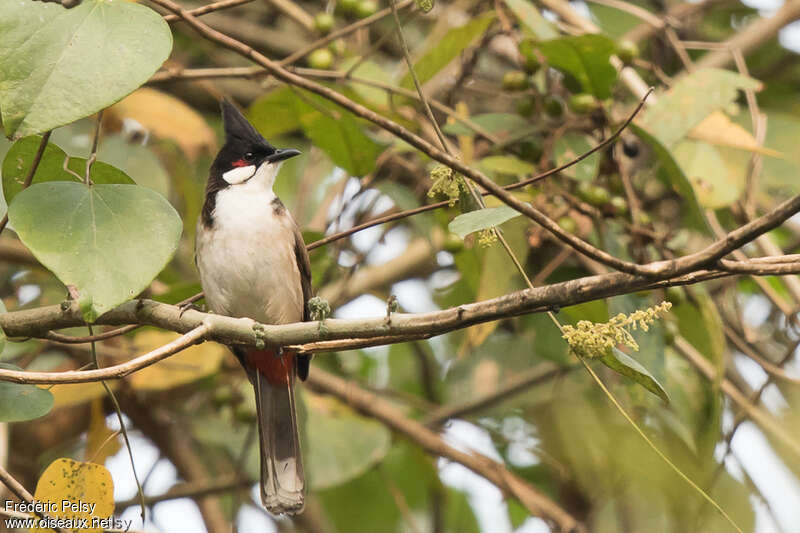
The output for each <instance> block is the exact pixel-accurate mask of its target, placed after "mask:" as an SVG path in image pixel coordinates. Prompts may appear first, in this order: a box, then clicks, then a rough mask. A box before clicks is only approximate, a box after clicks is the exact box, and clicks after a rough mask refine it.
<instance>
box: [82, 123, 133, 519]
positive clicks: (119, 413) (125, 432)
mask: <svg viewBox="0 0 800 533" xmlns="http://www.w3.org/2000/svg"><path fill="white" fill-rule="evenodd" d="M97 122H98V126H97V130H98V131H99V130H100V126H99V123H100V117H98V120H97ZM96 149H97V136H96V135H95V143H94V146H93V147H92V151H95V150H96ZM86 176H87V179H88V176H89V172H88V168H87V172H86ZM86 327H87V328H89V336H91V337H93V336H94V332H93V331H92V325H91V324H87V325H86ZM92 360H93V361H94V366H95V368H97V369H98V370H100V362H99V361H98V360H97V347H96V346H95V341H94V340H92ZM100 383H102V384H103V388H104V389H105V390H106V394H108V397H109V398H111V403H112V404H114V412H116V414H117V420H118V421H119V427H120V431H121V432H122V438H123V439H124V440H125V448H126V449H127V450H128V458H129V459H130V462H131V470H132V471H133V479H134V480H135V481H136V491H137V493H138V494H139V504H140V506H141V516H142V523H143V524H144V521H145V509H146V508H145V503H144V490H142V484H141V483H140V482H139V475H138V474H137V473H136V464H135V463H134V461H133V452H132V451H131V441H130V440H129V439H128V430H127V428H126V427H125V420H123V419H122V409H120V407H119V402H117V397H116V396H115V395H114V392H113V391H112V390H111V387H109V386H108V383H106V382H105V380H100Z"/></svg>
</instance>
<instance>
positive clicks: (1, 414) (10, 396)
mask: <svg viewBox="0 0 800 533" xmlns="http://www.w3.org/2000/svg"><path fill="white" fill-rule="evenodd" d="M0 368H5V369H6V370H22V369H21V368H19V367H18V366H14V365H9V364H7V363H0ZM52 407H53V395H52V394H51V393H50V391H48V390H45V389H40V388H39V387H37V386H36V385H21V384H19V383H11V382H9V381H0V422H21V421H23V420H32V419H34V418H39V417H40V416H44V415H46V414H47V413H49V412H50V409H51V408H52Z"/></svg>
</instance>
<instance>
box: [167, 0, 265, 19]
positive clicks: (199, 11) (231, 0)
mask: <svg viewBox="0 0 800 533" xmlns="http://www.w3.org/2000/svg"><path fill="white" fill-rule="evenodd" d="M252 1H253V0H222V1H221V2H214V3H213V4H207V5H205V6H203V7H198V8H196V9H192V10H191V11H190V13H191V14H192V15H194V16H196V17H199V16H201V15H205V14H206V13H212V12H214V11H219V10H221V9H229V8H231V7H236V6H240V5H242V4H249V3H250V2H252ZM164 20H166V21H167V22H176V21H178V20H181V19H180V17H178V16H175V15H164Z"/></svg>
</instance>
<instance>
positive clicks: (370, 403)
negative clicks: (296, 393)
mask: <svg viewBox="0 0 800 533" xmlns="http://www.w3.org/2000/svg"><path fill="white" fill-rule="evenodd" d="M308 383H309V385H311V386H312V387H314V388H315V389H317V390H319V391H322V392H326V393H328V394H332V395H334V396H336V397H337V398H339V399H341V400H342V401H344V402H346V403H348V404H350V405H351V406H353V407H354V408H356V409H357V410H359V411H361V412H363V413H364V414H366V415H368V416H371V417H373V418H376V419H378V420H380V421H381V422H383V423H384V424H385V425H387V426H389V427H390V428H392V429H394V430H395V431H397V432H399V433H401V434H403V435H405V436H406V437H408V438H409V439H411V440H413V441H414V442H416V443H417V444H419V445H420V446H422V448H424V449H425V450H426V451H428V452H429V453H432V454H434V455H438V456H440V457H445V458H447V459H450V460H452V461H455V462H457V463H460V464H462V465H464V466H465V467H467V468H469V469H470V470H472V471H473V472H475V473H476V474H478V475H480V476H482V477H484V478H486V479H487V480H489V481H490V482H492V483H494V484H495V485H496V486H497V487H499V488H500V489H501V490H503V491H505V492H507V493H508V494H510V495H512V496H514V497H515V498H516V499H518V500H519V502H520V503H521V504H522V505H523V506H525V508H526V509H527V510H528V511H529V512H530V513H531V514H533V515H534V516H540V517H543V518H545V519H547V520H548V521H551V522H553V523H555V524H556V525H557V526H558V529H559V530H560V531H585V528H584V526H583V524H581V523H579V522H578V521H577V520H576V519H575V518H574V517H573V516H571V515H570V514H569V513H568V512H567V511H565V510H564V509H562V508H561V507H560V506H559V505H558V504H557V503H556V502H554V501H552V500H551V499H550V498H548V497H547V496H545V495H544V494H542V493H540V492H539V491H538V490H537V489H535V488H534V487H533V486H531V485H529V484H528V483H527V482H526V481H523V480H522V479H520V478H519V477H517V476H516V475H515V474H513V473H512V472H510V471H509V470H508V469H507V468H506V467H505V465H503V464H502V463H499V462H496V461H494V460H492V459H489V458H488V457H486V456H484V455H481V454H478V453H476V452H471V453H468V452H462V451H459V450H456V449H455V448H453V447H452V446H450V445H449V444H447V443H445V442H444V440H443V439H442V438H441V437H440V436H439V435H438V434H436V433H434V432H433V431H431V430H430V429H428V428H426V427H425V426H423V425H422V424H420V423H419V422H416V421H414V420H411V419H410V418H407V417H405V416H404V415H403V414H402V413H401V412H399V411H398V410H397V409H396V408H394V407H393V406H391V405H390V404H389V403H387V402H386V401H385V400H383V399H381V398H379V397H377V396H376V395H374V394H372V393H370V392H367V391H365V390H364V389H362V388H360V387H358V385H356V384H355V383H353V382H352V381H345V380H343V379H341V378H339V377H336V376H334V375H333V374H329V373H327V372H325V371H323V370H321V369H320V368H319V367H318V366H315V367H314V368H313V369H312V371H311V374H310V375H309V377H308Z"/></svg>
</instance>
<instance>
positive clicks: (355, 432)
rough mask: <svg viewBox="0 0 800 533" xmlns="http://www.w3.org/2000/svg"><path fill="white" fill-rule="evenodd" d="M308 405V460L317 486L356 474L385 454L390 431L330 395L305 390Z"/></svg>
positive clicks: (345, 480) (324, 485)
mask: <svg viewBox="0 0 800 533" xmlns="http://www.w3.org/2000/svg"><path fill="white" fill-rule="evenodd" d="M304 394H305V402H306V405H308V422H307V423H306V426H305V427H306V432H307V434H308V446H307V451H306V461H307V465H308V471H309V473H310V476H311V486H312V488H313V489H314V490H321V489H326V488H329V487H333V486H336V485H340V484H342V483H345V482H347V481H349V480H351V479H354V478H357V477H358V476H360V475H362V474H363V473H364V472H366V471H367V470H369V469H370V468H371V467H372V466H373V465H374V464H375V463H377V462H379V461H380V460H381V459H383V458H384V456H386V454H387V452H388V451H389V446H390V443H391V434H390V433H389V430H388V429H386V427H384V426H383V425H382V424H381V423H379V422H377V421H375V420H372V419H369V418H364V417H363V416H361V415H358V414H356V413H355V412H354V411H353V410H352V409H350V408H349V407H347V406H346V405H344V404H342V403H341V402H339V401H337V400H336V399H334V398H332V397H330V396H321V395H315V394H311V393H309V392H304Z"/></svg>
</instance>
